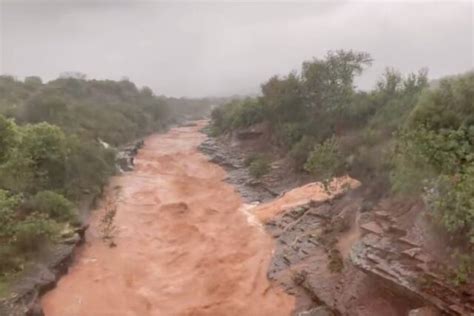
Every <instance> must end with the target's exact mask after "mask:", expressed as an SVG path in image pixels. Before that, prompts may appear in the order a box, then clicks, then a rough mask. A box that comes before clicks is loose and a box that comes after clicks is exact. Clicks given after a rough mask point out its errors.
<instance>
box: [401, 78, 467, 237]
mask: <svg viewBox="0 0 474 316" xmlns="http://www.w3.org/2000/svg"><path fill="white" fill-rule="evenodd" d="M397 146H398V147H397V152H396V153H397V154H396V157H395V170H394V173H393V174H394V175H393V182H394V188H395V189H400V188H402V187H403V186H409V187H410V188H417V189H418V191H415V192H422V193H423V194H424V197H425V200H426V201H427V204H428V206H429V208H430V210H431V211H432V212H433V214H434V215H435V218H436V219H437V220H438V221H439V222H440V223H441V224H442V225H443V226H444V227H446V229H447V230H449V231H450V232H453V233H457V234H458V235H459V236H461V237H464V238H465V237H467V239H471V242H472V243H473V244H474V214H473V212H472V210H473V209H474V199H473V197H474V73H468V74H466V75H464V76H460V77H456V78H451V79H446V80H442V81H441V83H440V85H439V87H437V88H434V89H431V90H428V91H425V93H423V95H422V97H421V98H420V101H419V103H418V104H417V106H416V107H415V109H414V110H413V112H412V113H411V115H410V117H409V120H408V123H407V126H406V127H405V128H404V130H403V132H402V133H401V134H400V137H399V140H398V144H397Z"/></svg>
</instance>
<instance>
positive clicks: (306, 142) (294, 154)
mask: <svg viewBox="0 0 474 316" xmlns="http://www.w3.org/2000/svg"><path fill="white" fill-rule="evenodd" d="M315 143H316V140H315V139H314V137H311V136H307V135H305V136H303V137H302V138H301V140H300V141H298V142H297V143H296V144H295V145H294V146H293V147H292V148H291V150H290V153H289V154H290V157H291V159H292V160H293V162H294V164H295V167H296V168H297V169H303V166H304V163H305V162H306V161H307V160H308V157H309V154H310V153H311V151H312V150H313V149H314V145H315Z"/></svg>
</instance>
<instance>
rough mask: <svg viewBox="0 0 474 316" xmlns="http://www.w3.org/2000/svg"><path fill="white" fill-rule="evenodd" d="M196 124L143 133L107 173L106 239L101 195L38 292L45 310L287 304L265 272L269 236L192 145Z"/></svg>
mask: <svg viewBox="0 0 474 316" xmlns="http://www.w3.org/2000/svg"><path fill="white" fill-rule="evenodd" d="M204 125H205V122H204V121H203V122H199V123H198V124H197V125H195V126H186V127H179V128H174V129H172V130H170V131H169V132H168V133H166V134H157V135H152V136H150V137H148V138H147V139H146V140H145V144H144V147H143V148H142V149H141V150H140V151H139V153H138V155H137V157H136V158H135V169H134V170H133V171H131V172H128V173H125V174H123V175H120V176H118V177H115V178H114V179H112V181H111V183H110V186H109V190H108V193H107V194H106V196H105V197H104V201H111V200H112V201H115V202H114V203H115V205H116V211H117V212H116V215H115V217H114V221H113V225H114V226H115V227H116V230H115V233H114V234H113V244H114V245H115V247H110V242H104V241H103V240H102V239H103V238H102V237H103V236H102V235H103V231H102V229H103V226H101V222H103V221H102V219H103V218H104V213H106V211H107V210H110V209H109V206H108V203H105V202H104V203H102V207H101V208H99V209H98V210H96V212H95V213H94V215H93V216H92V218H91V223H90V224H91V225H90V229H89V231H88V233H87V234H88V235H87V242H86V244H85V245H84V246H83V248H82V249H80V251H79V253H78V254H77V256H76V258H77V259H76V262H75V263H74V264H73V265H72V267H71V268H70V269H69V273H68V274H67V275H66V276H64V277H63V278H62V279H61V280H60V281H59V283H58V286H57V287H56V288H55V289H54V290H52V291H51V292H49V293H47V294H46V295H45V296H44V297H43V298H42V306H43V309H44V312H45V315H47V316H64V315H67V316H80V315H84V316H85V315H97V316H105V315H107V316H108V315H114V316H115V315H124V316H125V315H140V316H142V315H165V316H166V315H248V316H253V315H255V316H260V315H262V316H265V315H272V316H273V315H275V316H277V315H290V314H291V312H292V310H293V308H294V298H293V297H292V296H290V295H288V294H286V293H284V292H283V290H282V289H280V288H279V287H277V286H276V285H274V284H272V283H271V282H270V281H268V279H267V275H266V274H267V268H268V266H269V263H270V259H271V254H272V249H273V240H272V238H271V237H270V236H269V235H267V234H266V233H265V232H264V231H263V229H262V228H261V227H260V226H259V225H255V224H252V222H251V221H248V218H247V217H246V215H245V212H242V211H240V210H241V209H242V205H243V203H242V200H241V198H240V196H239V194H238V193H237V192H236V191H235V190H234V188H233V187H232V186H231V185H230V184H227V183H225V182H224V181H223V179H225V178H226V172H225V171H224V170H223V169H222V168H221V167H219V166H217V165H215V164H213V163H212V162H210V161H209V160H208V158H207V157H206V156H205V155H204V154H202V153H201V152H199V151H198V149H197V148H198V145H199V144H200V143H201V142H202V141H203V140H204V139H205V138H206V136H205V135H204V134H202V133H201V132H199V131H200V129H201V128H202V127H203V126H204Z"/></svg>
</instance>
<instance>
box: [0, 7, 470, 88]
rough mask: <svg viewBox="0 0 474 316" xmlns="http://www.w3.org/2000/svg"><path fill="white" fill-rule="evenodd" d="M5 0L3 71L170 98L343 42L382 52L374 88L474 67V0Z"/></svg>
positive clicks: (224, 84)
mask: <svg viewBox="0 0 474 316" xmlns="http://www.w3.org/2000/svg"><path fill="white" fill-rule="evenodd" d="M0 3H1V4H0V11H1V14H0V18H1V23H0V36H1V41H0V52H1V55H0V73H2V74H12V75H15V76H18V77H19V78H22V77H23V76H27V75H39V76H41V77H42V78H44V79H47V80H49V79H53V78H56V77H57V76H58V75H59V74H60V73H61V72H64V71H78V72H82V73H85V74H87V76H88V77H89V78H109V79H121V78H123V77H128V78H130V80H132V81H134V82H136V83H137V84H138V85H140V86H141V85H147V86H149V87H151V88H152V89H153V90H154V91H155V93H157V94H166V95H170V96H209V95H215V96H221V95H231V94H247V93H256V92H258V91H259V86H260V84H261V83H262V82H263V81H265V80H266V79H268V78H269V77H270V76H272V75H273V74H286V73H288V72H290V71H291V70H294V69H299V68H300V65H301V63H302V62H303V61H304V60H308V59H311V58H312V57H313V56H314V57H323V56H324V54H325V53H326V52H327V51H328V50H335V49H341V48H344V49H354V50H362V51H366V52H369V53H370V54H371V55H372V57H373V58H374V60H375V62H374V65H373V66H372V67H371V68H370V69H369V70H368V71H366V73H365V74H364V75H363V77H362V78H360V79H359V80H358V84H359V87H360V88H363V89H366V88H370V87H372V86H373V85H374V82H375V80H376V79H377V77H378V76H379V75H380V74H381V73H382V71H383V69H384V68H385V67H387V66H390V67H395V68H398V69H399V70H400V71H402V72H403V73H407V72H411V71H417V70H418V69H419V68H421V67H428V68H429V71H430V78H437V77H440V76H443V75H448V74H454V73H459V72H464V71H466V70H468V69H472V68H474V66H473V58H474V57H473V53H474V48H473V46H474V38H473V28H474V25H473V19H474V17H473V16H474V8H473V2H472V1H449V2H448V1H443V2H440V1H413V0H406V1H404V2H400V1H391V2H385V1H384V2H381V1H377V2H376V1H330V2H273V1H272V2H269V1H264V2H262V1H251V2H240V3H236V2H232V3H231V2H220V3H219V2H196V1H193V2H180V3H177V2H176V1H175V2H157V1H131V0H130V1H80V0H63V1H58V0H57V1H34V0H29V1H26V0H24V1H22V0H17V1H8V0H0Z"/></svg>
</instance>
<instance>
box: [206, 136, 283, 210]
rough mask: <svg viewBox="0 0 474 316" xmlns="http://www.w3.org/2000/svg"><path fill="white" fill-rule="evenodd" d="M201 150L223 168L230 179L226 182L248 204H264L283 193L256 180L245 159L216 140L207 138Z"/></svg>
mask: <svg viewBox="0 0 474 316" xmlns="http://www.w3.org/2000/svg"><path fill="white" fill-rule="evenodd" d="M199 150H200V151H201V152H203V153H205V154H206V155H207V156H209V158H210V161H211V162H214V163H216V164H218V165H220V166H221V167H223V168H224V169H225V170H226V171H227V173H228V177H227V179H226V181H227V182H228V183H230V184H232V185H234V186H235V188H236V189H237V190H238V191H239V193H240V195H241V196H242V197H243V198H244V200H245V201H246V202H255V201H258V202H264V201H268V200H271V199H273V198H275V197H276V196H278V195H279V194H280V193H282V192H283V190H282V189H275V188H273V187H270V186H269V185H267V184H266V183H265V182H263V181H261V180H260V181H259V180H255V179H254V178H253V177H252V176H251V175H250V174H249V172H248V170H247V168H245V165H244V160H245V157H244V155H243V154H242V153H240V152H238V151H237V150H232V148H231V147H230V146H224V145H223V144H222V143H221V142H219V141H217V140H216V139H215V138H207V139H206V140H205V141H204V142H203V143H202V144H201V145H199Z"/></svg>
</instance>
